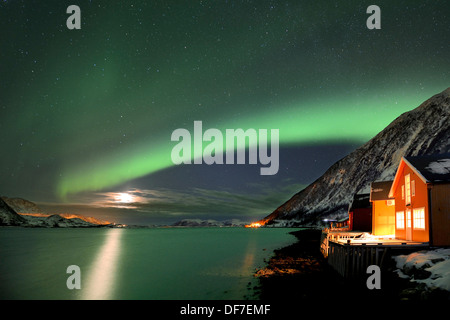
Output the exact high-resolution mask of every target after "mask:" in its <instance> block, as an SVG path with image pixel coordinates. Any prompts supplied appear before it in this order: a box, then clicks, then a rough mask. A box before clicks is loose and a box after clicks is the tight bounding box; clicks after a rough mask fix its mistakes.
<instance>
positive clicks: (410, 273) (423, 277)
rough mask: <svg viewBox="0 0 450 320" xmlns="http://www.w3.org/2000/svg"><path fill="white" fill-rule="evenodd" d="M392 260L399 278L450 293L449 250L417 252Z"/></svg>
mask: <svg viewBox="0 0 450 320" xmlns="http://www.w3.org/2000/svg"><path fill="white" fill-rule="evenodd" d="M394 260H395V262H396V267H397V268H398V270H397V273H398V275H399V276H400V277H402V278H409V279H410V281H412V282H416V283H423V284H425V285H426V286H427V287H428V288H430V289H432V288H440V289H443V290H447V291H450V249H436V250H431V251H419V252H414V253H411V254H409V255H400V256H395V257H394Z"/></svg>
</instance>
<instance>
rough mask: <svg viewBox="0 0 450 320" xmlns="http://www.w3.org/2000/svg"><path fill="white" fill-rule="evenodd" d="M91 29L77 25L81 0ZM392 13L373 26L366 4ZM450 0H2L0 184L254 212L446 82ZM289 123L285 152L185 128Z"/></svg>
mask: <svg viewBox="0 0 450 320" xmlns="http://www.w3.org/2000/svg"><path fill="white" fill-rule="evenodd" d="M72 4H76V5H78V6H79V7H80V9H81V29H80V30H69V29H68V28H67V26H66V20H67V18H68V17H69V16H70V14H67V13H66V9H67V7H68V6H69V5H72ZM371 4H376V5H378V6H379V7H380V8H381V29H378V30H377V29H373V30H369V29H368V28H367V27H366V20H367V19H368V17H369V16H370V14H367V13H366V9H367V7H368V6H369V5H371ZM448 12H449V11H448V3H447V1H435V0H433V1H395V2H393V1H375V2H374V3H372V2H364V1H329V0H327V1H300V0H297V1H261V0H258V1H256V0H255V1H231V0H230V1H194V0H192V1H94V0H93V1H81V0H79V1H60V0H58V1H17V0H3V1H1V3H0V150H1V153H0V195H4V196H8V197H22V198H25V199H28V200H31V201H33V202H36V203H38V205H40V206H41V207H43V208H45V209H46V210H48V211H49V212H74V213H82V214H86V215H92V216H97V217H101V218H105V219H109V220H112V221H115V222H118V223H141V224H146V223H171V222H174V221H177V220H180V219H184V218H201V219H217V220H223V219H231V218H235V219H240V220H243V221H247V220H255V219H259V218H262V217H264V216H265V215H267V214H269V213H270V212H272V211H273V210H274V209H275V208H276V207H278V206H279V205H280V204H282V203H283V202H284V201H286V200H287V199H289V198H290V197H291V196H292V195H293V194H294V193H296V192H298V191H299V190H300V189H301V188H303V187H304V186H306V185H307V184H309V183H311V182H312V181H314V180H315V179H316V178H318V177H319V176H320V175H321V174H323V173H324V171H325V170H326V169H327V168H328V167H329V166H330V165H332V164H333V163H334V162H335V161H337V160H339V159H340V158H342V157H344V156H345V155H346V154H348V153H350V152H351V151H352V150H354V149H355V148H357V147H358V146H360V145H361V144H363V143H364V142H366V141H368V140H369V139H370V138H372V137H373V136H374V135H375V134H376V133H378V132H379V131H381V130H382V129H383V128H384V127H386V126H387V125H388V124H389V123H390V122H391V121H392V120H394V119H395V118H396V117H397V116H399V115H400V114H402V113H403V112H406V111H409V110H411V109H413V108H415V107H417V106H418V105H419V104H420V103H421V102H423V101H424V100H426V99H428V98H429V97H431V96H432V95H434V94H436V93H439V92H441V91H442V90H444V89H446V88H447V87H448V86H449V76H450V48H449V44H450V23H449V16H448ZM195 120H199V121H202V122H203V127H204V130H206V129H208V128H218V129H220V130H223V131H225V129H227V128H230V129H237V128H242V129H244V130H246V129H248V128H254V129H261V128H262V129H269V130H270V129H279V134H280V168H279V171H278V173H277V174H276V175H273V176H261V175H260V174H259V169H260V167H261V165H259V164H258V165H210V166H208V165H205V164H203V165H194V164H192V165H180V166H174V165H173V163H172V161H171V158H170V155H171V150H172V148H173V147H174V146H175V145H176V143H175V142H172V141H171V140H170V137H171V133H172V132H173V131H174V130H175V129H177V128H186V129H188V130H190V131H192V130H193V123H194V121H195Z"/></svg>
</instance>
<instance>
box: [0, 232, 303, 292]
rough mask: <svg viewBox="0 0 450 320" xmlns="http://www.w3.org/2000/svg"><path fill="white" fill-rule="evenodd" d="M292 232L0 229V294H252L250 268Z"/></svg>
mask: <svg viewBox="0 0 450 320" xmlns="http://www.w3.org/2000/svg"><path fill="white" fill-rule="evenodd" d="M291 231H294V230H293V229H283V228H259V229H247V228H150V229H119V228H114V229H107V228H102V229H40V228H36V229H29V228H14V227H11V228H9V227H8V228H0V299H152V300H153V299H167V300H173V299H180V300H183V299H247V298H248V299H252V298H253V297H252V296H251V290H249V288H252V287H253V286H254V285H255V284H256V280H255V279H254V277H253V272H254V271H255V269H256V268H260V267H264V265H265V263H264V259H268V258H270V256H271V255H272V254H273V250H275V249H277V248H280V247H283V246H286V245H288V244H290V243H293V242H294V241H295V237H294V236H293V235H290V234H289V232H291ZM70 265H77V266H78V267H80V271H81V272H80V274H81V278H80V279H81V289H72V290H69V289H68V287H67V284H66V281H67V279H68V278H69V277H70V276H71V274H70V273H66V270H67V267H68V266H70ZM249 282H250V284H249Z"/></svg>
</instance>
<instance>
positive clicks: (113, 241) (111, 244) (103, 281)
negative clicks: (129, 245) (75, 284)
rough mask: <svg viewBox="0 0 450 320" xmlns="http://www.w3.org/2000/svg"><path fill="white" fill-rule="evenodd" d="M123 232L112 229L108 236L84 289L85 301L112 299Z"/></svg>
mask: <svg viewBox="0 0 450 320" xmlns="http://www.w3.org/2000/svg"><path fill="white" fill-rule="evenodd" d="M122 232H123V230H121V229H110V230H109V231H108V233H107V234H106V240H105V243H104V245H103V246H102V247H101V249H100V252H99V254H98V255H97V258H96V260H95V261H94V263H93V265H92V271H91V273H90V274H89V276H88V278H87V284H86V286H85V287H84V288H83V292H84V299H86V300H105V299H108V298H110V296H111V294H112V291H113V290H112V289H113V285H114V278H115V274H116V266H117V260H118V258H119V253H120V236H121V235H122Z"/></svg>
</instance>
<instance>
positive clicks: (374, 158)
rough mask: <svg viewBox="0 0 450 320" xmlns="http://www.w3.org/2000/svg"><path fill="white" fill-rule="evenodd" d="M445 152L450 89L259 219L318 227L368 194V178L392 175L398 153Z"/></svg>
mask: <svg viewBox="0 0 450 320" xmlns="http://www.w3.org/2000/svg"><path fill="white" fill-rule="evenodd" d="M448 152H450V88H447V89H446V90H444V91H443V92H441V93H439V94H437V95H434V96H433V97H431V98H430V99H428V100H427V101H425V102H423V103H422V104H421V105H420V106H419V107H417V108H415V109H413V110H411V111H409V112H406V113H404V114H402V115H400V116H399V117H398V118H397V119H395V120H394V121H393V122H392V123H391V124H389V125H388V126H387V127H386V128H385V129H384V130H382V131H381V132H380V133H379V134H377V135H376V136H375V137H374V138H372V139H371V140H370V141H368V142H367V143H365V144H364V145H362V146H361V147H359V148H358V149H356V150H355V151H353V152H352V153H350V154H349V155H348V156H346V157H344V158H343V159H341V160H339V161H338V162H336V163H335V164H333V165H332V166H331V167H330V168H329V169H328V170H327V171H326V172H325V173H324V174H323V175H322V176H321V177H320V178H318V179H317V180H316V181H314V182H313V183H311V184H310V185H309V186H308V187H306V188H305V189H303V190H301V191H300V192H298V193H297V194H295V195H294V196H292V198H291V199H289V200H288V201H286V202H285V203H284V204H282V205H281V206H279V207H278V208H277V209H276V210H275V211H273V212H272V213H271V214H270V215H268V216H267V217H265V218H264V219H262V220H261V222H262V223H267V224H269V225H276V226H297V225H320V224H321V222H322V220H323V219H325V218H329V219H333V218H336V219H339V218H344V217H345V216H346V215H347V211H348V206H349V203H350V202H351V200H352V198H353V196H354V194H355V193H362V192H369V188H370V183H371V182H373V181H382V180H388V179H393V177H394V175H395V172H396V169H397V166H398V164H399V163H400V159H401V158H402V156H417V155H426V154H441V153H448Z"/></svg>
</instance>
